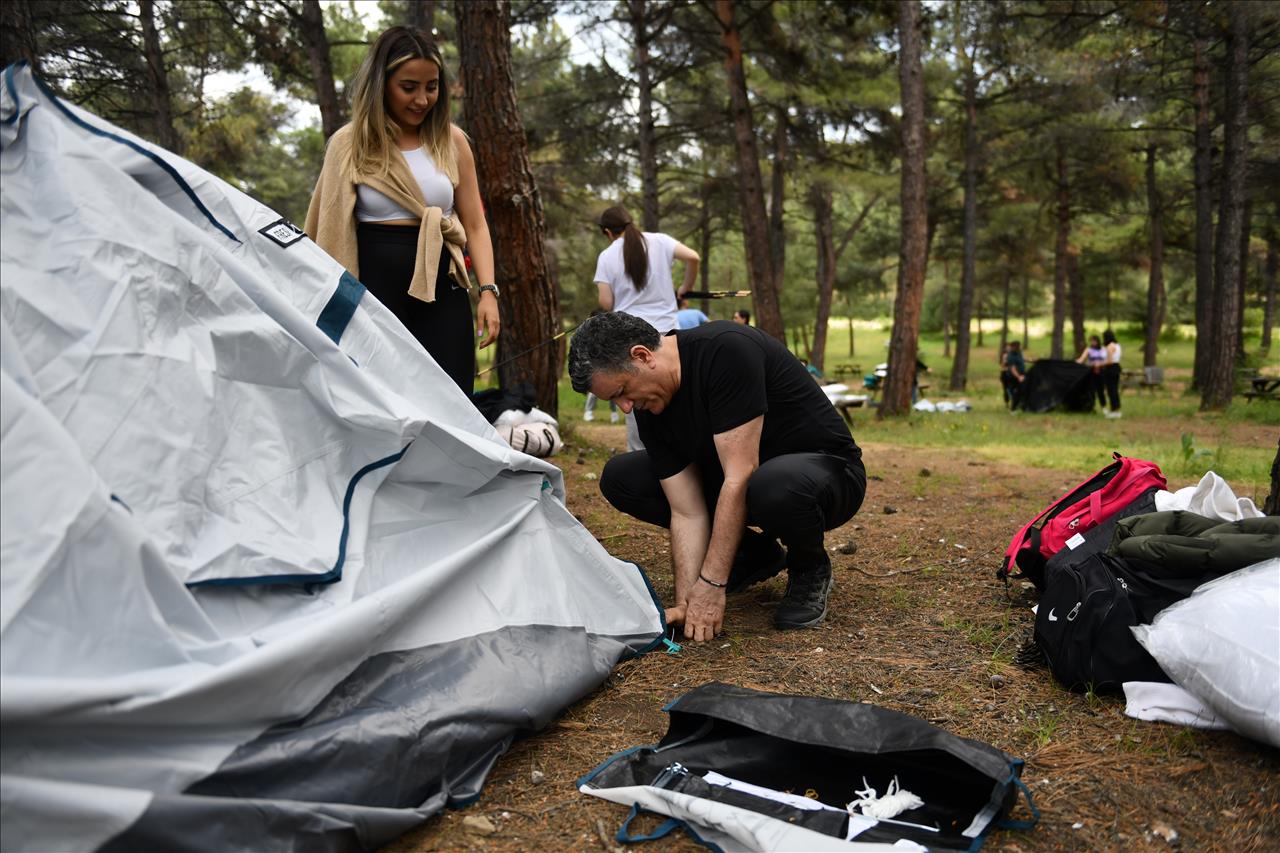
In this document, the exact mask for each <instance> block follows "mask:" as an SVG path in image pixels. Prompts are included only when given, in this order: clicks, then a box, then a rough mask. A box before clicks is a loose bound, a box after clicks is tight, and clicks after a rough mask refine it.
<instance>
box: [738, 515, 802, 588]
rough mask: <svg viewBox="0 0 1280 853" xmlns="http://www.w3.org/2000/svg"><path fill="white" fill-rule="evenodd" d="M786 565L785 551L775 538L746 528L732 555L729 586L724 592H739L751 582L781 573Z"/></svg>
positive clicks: (757, 581) (755, 582)
mask: <svg viewBox="0 0 1280 853" xmlns="http://www.w3.org/2000/svg"><path fill="white" fill-rule="evenodd" d="M786 567H787V552H786V551H784V550H782V546H781V545H779V544H778V541H777V540H776V539H769V538H767V537H766V536H764V535H763V534H760V533H756V532H755V531H754V530H748V531H747V533H746V535H745V536H743V539H742V544H741V545H739V546H738V553H737V554H735V555H734V557H733V568H732V569H731V570H730V572H729V586H728V587H727V588H726V589H725V592H741V591H742V590H744V589H746V588H747V587H749V586H751V585H752V584H757V583H760V582H761V581H767V580H768V579H769V578H771V577H775V576H776V575H780V574H782V570H783V569H785V568H786Z"/></svg>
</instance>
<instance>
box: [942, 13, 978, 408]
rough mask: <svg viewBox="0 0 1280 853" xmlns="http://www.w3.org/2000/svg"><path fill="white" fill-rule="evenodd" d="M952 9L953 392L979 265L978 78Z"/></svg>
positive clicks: (964, 355) (962, 372)
mask: <svg viewBox="0 0 1280 853" xmlns="http://www.w3.org/2000/svg"><path fill="white" fill-rule="evenodd" d="M952 8H953V9H954V10H955V13H956V22H957V26H956V33H957V35H956V46H957V48H958V51H957V52H958V53H959V54H960V56H961V61H962V62H963V63H964V65H965V71H964V258H963V264H962V266H961V271H960V302H959V305H958V312H957V315H956V357H955V360H954V361H952V362H951V382H950V386H949V387H950V388H951V390H952V391H963V390H964V387H965V383H966V382H968V379H969V318H970V316H971V315H972V313H973V291H974V287H975V279H976V276H977V272H976V271H977V264H978V261H977V256H978V80H977V77H976V76H975V75H974V72H973V60H972V59H971V58H970V57H969V55H968V54H966V53H965V51H964V45H963V43H961V37H960V35H959V33H960V32H961V29H962V28H961V27H960V26H959V22H960V18H961V15H962V11H961V9H962V6H961V4H959V3H957V4H956V5H955V6H954V7H952ZM979 329H981V325H979ZM979 346H981V344H979Z"/></svg>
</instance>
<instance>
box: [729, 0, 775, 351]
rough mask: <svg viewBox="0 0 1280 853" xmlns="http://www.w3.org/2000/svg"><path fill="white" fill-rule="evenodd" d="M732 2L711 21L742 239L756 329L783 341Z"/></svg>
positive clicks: (733, 3) (753, 128) (758, 163)
mask: <svg viewBox="0 0 1280 853" xmlns="http://www.w3.org/2000/svg"><path fill="white" fill-rule="evenodd" d="M735 10H736V4H735V2H734V0H716V18H717V20H718V21H719V22H720V30H721V35H722V37H723V40H724V50H725V54H724V70H725V78H726V80H727V82H728V86H729V104H730V110H731V112H732V113H733V130H734V143H735V144H734V147H735V149H736V152H737V156H738V188H739V191H740V192H741V194H742V237H743V241H744V245H745V249H746V256H747V275H748V279H749V282H750V285H751V301H752V305H753V307H754V308H755V312H756V325H757V326H758V327H759V328H760V330H761V331H763V332H765V333H767V334H770V335H772V336H773V337H775V338H777V339H778V340H779V341H782V342H783V343H785V342H786V338H785V335H784V333H783V326H782V311H781V309H780V307H779V305H778V294H777V291H775V290H774V276H773V258H772V257H771V256H770V253H769V224H768V220H767V218H766V216H765V210H764V183H763V180H762V179H761V177H760V157H759V154H758V153H757V151H756V135H755V126H754V124H753V123H752V120H751V103H750V101H749V100H748V98H747V77H746V71H745V69H744V68H743V65H742V36H741V34H740V33H739V32H738V24H737V22H736V20H735Z"/></svg>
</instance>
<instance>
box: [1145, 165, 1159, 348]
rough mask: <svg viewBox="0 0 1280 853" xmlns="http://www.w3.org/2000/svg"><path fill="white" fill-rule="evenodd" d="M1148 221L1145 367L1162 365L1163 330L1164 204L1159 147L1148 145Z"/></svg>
mask: <svg viewBox="0 0 1280 853" xmlns="http://www.w3.org/2000/svg"><path fill="white" fill-rule="evenodd" d="M1147 219H1148V220H1149V221H1150V224H1151V230H1150V234H1151V250H1150V253H1151V273H1150V275H1149V276H1148V278H1147V340H1146V345H1145V346H1144V347H1143V354H1142V364H1143V366H1145V367H1152V366H1154V365H1156V364H1158V363H1159V360H1158V358H1157V356H1158V355H1159V353H1160V328H1161V327H1162V326H1163V325H1164V205H1163V202H1162V201H1161V199H1160V190H1159V188H1158V187H1157V186H1156V146H1155V145H1148V146H1147Z"/></svg>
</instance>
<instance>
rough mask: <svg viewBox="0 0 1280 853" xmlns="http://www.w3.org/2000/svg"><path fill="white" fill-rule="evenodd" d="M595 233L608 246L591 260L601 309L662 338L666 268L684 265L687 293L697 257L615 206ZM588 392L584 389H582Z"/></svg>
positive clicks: (670, 318)
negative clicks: (630, 319)
mask: <svg viewBox="0 0 1280 853" xmlns="http://www.w3.org/2000/svg"><path fill="white" fill-rule="evenodd" d="M599 225H600V231H601V233H603V234H604V236H605V237H606V238H608V240H609V246H608V248H606V249H605V250H604V251H603V252H601V253H600V257H599V258H598V259H597V260H596V275H595V282H596V287H597V288H598V291H599V293H598V295H599V301H600V308H601V310H603V311H625V312H627V313H628V314H632V315H635V316H636V317H639V318H640V319H642V320H644V321H645V322H647V323H649V324H650V325H651V326H653V327H654V328H655V329H657V330H658V334H660V335H665V334H667V333H668V332H671V331H673V330H674V329H675V328H676V296H675V292H674V285H673V282H672V280H671V264H672V263H673V262H674V261H675V260H681V261H684V281H683V282H682V283H681V285H680V293H682V294H684V293H688V292H689V291H690V290H692V289H693V285H694V282H696V281H697V280H698V264H699V263H700V261H701V259H700V258H699V257H698V253H697V252H695V251H694V250H693V249H690V248H689V247H688V246H686V245H685V244H684V243H681V242H680V241H679V240H677V239H676V238H674V237H672V236H670V235H669V234H662V233H658V232H648V231H645V232H642V231H641V230H640V229H639V228H637V227H636V226H635V223H634V222H633V221H632V220H631V214H629V213H627V211H626V210H625V209H623V208H621V207H611V208H609V209H608V210H606V211H605V212H604V213H602V214H600V220H599ZM585 390H589V389H585ZM623 411H624V414H625V415H626V419H627V449H628V450H632V451H635V450H641V449H643V448H644V445H643V444H641V443H640V431H639V428H638V427H637V426H636V419H635V417H634V416H633V415H632V414H631V413H630V412H627V411H626V410H625V409H624V410H623Z"/></svg>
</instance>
